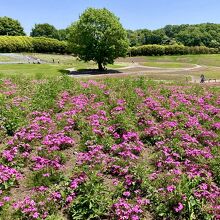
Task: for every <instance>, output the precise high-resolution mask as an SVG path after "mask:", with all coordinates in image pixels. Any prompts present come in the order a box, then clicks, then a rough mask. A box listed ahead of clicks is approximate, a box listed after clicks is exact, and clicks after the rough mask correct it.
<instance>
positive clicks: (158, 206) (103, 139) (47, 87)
mask: <svg viewBox="0 0 220 220" xmlns="http://www.w3.org/2000/svg"><path fill="white" fill-rule="evenodd" d="M0 118H1V121H0V154H1V159H0V219H3V220H4V219H21V220H33V219H37V220H40V219H47V220H51V219H54V220H56V219H57V220H59V219H60V220H62V219H83V220H84V219H115V220H139V219H146V220H148V219H180V220H181V219H190V220H193V219H201V220H202V219H207V220H209V219H210V220H211V219H220V89H219V87H208V86H200V85H191V84H187V85H181V84H163V83H160V84H158V83H154V82H151V81H147V80H146V79H145V78H136V79H134V78H133V79H132V78H124V79H104V80H97V81H94V80H87V81H86V80H85V81H80V80H73V79H70V78H66V77H62V78H56V79H44V80H42V79H34V80H33V79H19V78H12V79H1V80H0Z"/></svg>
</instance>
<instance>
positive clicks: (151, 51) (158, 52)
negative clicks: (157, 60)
mask: <svg viewBox="0 0 220 220" xmlns="http://www.w3.org/2000/svg"><path fill="white" fill-rule="evenodd" d="M218 52H219V51H218V49H214V48H208V47H205V46H196V47H186V46H183V45H178V44H176V45H156V44H153V45H143V46H138V47H131V48H130V49H129V54H130V55H131V56H162V55H184V54H215V53H218Z"/></svg>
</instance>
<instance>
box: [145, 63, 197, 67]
mask: <svg viewBox="0 0 220 220" xmlns="http://www.w3.org/2000/svg"><path fill="white" fill-rule="evenodd" d="M141 64H142V65H144V66H149V67H159V68H191V67H193V66H194V65H192V64H188V63H174V62H145V63H141Z"/></svg>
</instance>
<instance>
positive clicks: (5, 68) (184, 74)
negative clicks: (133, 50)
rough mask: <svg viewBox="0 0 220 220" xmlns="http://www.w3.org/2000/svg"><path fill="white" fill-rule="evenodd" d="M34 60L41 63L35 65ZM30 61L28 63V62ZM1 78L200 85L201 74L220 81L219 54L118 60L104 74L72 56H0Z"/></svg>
mask: <svg viewBox="0 0 220 220" xmlns="http://www.w3.org/2000/svg"><path fill="white" fill-rule="evenodd" d="M37 59H40V61H41V64H40V65H37V64H34V63H37ZM28 62H30V64H29V63H28ZM0 64H4V65H0V74H1V76H9V75H18V74H19V75H20V76H34V77H37V78H42V77H50V76H61V75H63V74H69V75H71V76H72V77H77V78H81V77H89V78H99V77H103V76H107V77H112V76H114V77H115V76H116V77H120V76H127V75H128V76H137V75H144V76H145V77H146V78H148V79H152V80H165V81H179V82H186V81H191V82H199V78H200V75H201V74H204V75H205V77H206V79H207V82H208V80H209V79H210V82H214V81H215V80H216V81H217V82H218V81H219V80H220V55H219V54H215V55H212V54H208V55H182V56H151V57H150V56H145V57H126V58H119V59H117V60H116V61H115V63H114V64H113V65H108V66H107V71H106V72H105V73H107V74H100V73H99V72H97V71H95V69H96V68H97V67H96V64H95V63H93V62H88V63H85V62H83V61H79V60H78V59H77V58H75V57H73V56H71V55H55V54H36V53H34V54H33V53H32V54H30V53H29V54H0Z"/></svg>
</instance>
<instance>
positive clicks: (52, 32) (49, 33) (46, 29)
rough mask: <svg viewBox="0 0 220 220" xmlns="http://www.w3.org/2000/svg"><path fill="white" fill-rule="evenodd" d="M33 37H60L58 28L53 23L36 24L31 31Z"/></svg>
mask: <svg viewBox="0 0 220 220" xmlns="http://www.w3.org/2000/svg"><path fill="white" fill-rule="evenodd" d="M30 36H31V37H47V38H55V39H59V34H58V30H57V29H56V28H55V27H54V26H53V25H51V24H48V23H44V24H35V26H34V27H33V28H32V31H31V33H30Z"/></svg>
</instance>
